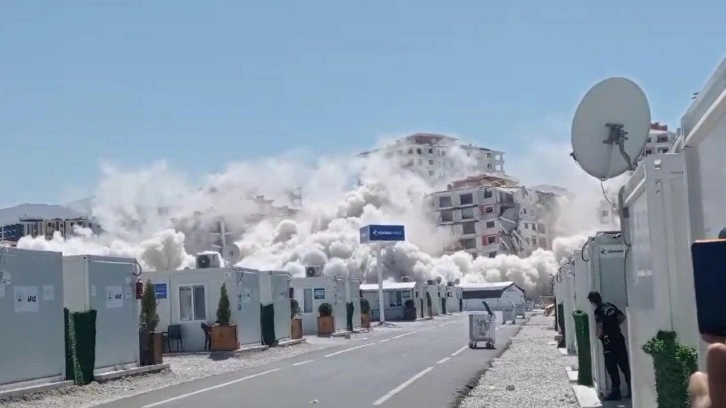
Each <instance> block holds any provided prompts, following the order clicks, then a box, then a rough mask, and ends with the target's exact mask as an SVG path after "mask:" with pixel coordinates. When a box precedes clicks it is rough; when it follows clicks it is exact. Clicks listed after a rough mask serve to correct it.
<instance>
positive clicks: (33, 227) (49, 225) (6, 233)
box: [0, 217, 101, 242]
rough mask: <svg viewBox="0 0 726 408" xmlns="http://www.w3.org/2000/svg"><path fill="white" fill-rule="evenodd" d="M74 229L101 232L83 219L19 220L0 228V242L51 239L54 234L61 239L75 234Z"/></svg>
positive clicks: (87, 220)
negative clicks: (58, 235) (37, 238)
mask: <svg viewBox="0 0 726 408" xmlns="http://www.w3.org/2000/svg"><path fill="white" fill-rule="evenodd" d="M76 228H86V229H90V230H91V231H92V232H93V233H94V234H98V233H99V232H101V228H100V226H99V225H98V224H97V223H95V222H93V221H91V220H89V219H88V218H85V217H78V218H21V219H20V220H19V221H18V222H16V223H12V224H8V225H3V226H2V227H0V241H10V242H18V240H20V238H22V237H25V236H31V237H45V238H46V239H51V238H53V234H54V233H55V232H58V233H60V235H61V236H62V237H63V238H68V237H71V236H73V235H74V234H76Z"/></svg>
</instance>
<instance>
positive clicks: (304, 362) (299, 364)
mask: <svg viewBox="0 0 726 408" xmlns="http://www.w3.org/2000/svg"><path fill="white" fill-rule="evenodd" d="M312 362H313V360H307V361H301V362H299V363H295V364H293V365H294V366H301V365H303V364H307V363H312Z"/></svg>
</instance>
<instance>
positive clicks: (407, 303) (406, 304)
mask: <svg viewBox="0 0 726 408" xmlns="http://www.w3.org/2000/svg"><path fill="white" fill-rule="evenodd" d="M403 306H404V307H405V308H406V309H413V308H414V307H415V306H414V305H413V300H411V299H408V300H407V301H405V302H404V303H403Z"/></svg>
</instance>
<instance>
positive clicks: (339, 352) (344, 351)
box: [325, 343, 373, 358]
mask: <svg viewBox="0 0 726 408" xmlns="http://www.w3.org/2000/svg"><path fill="white" fill-rule="evenodd" d="M372 345H373V343H368V344H362V345H360V346H356V347H351V348H349V349H345V350H340V351H336V352H335V353H330V354H328V355H327V356H325V358H328V357H333V356H337V355H338V354H343V353H347V352H349V351H353V350H358V349H359V348H363V347H368V346H372Z"/></svg>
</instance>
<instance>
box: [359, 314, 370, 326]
mask: <svg viewBox="0 0 726 408" xmlns="http://www.w3.org/2000/svg"><path fill="white" fill-rule="evenodd" d="M360 325H361V326H362V327H363V328H364V329H370V328H371V315H370V314H368V313H361V315H360Z"/></svg>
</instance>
